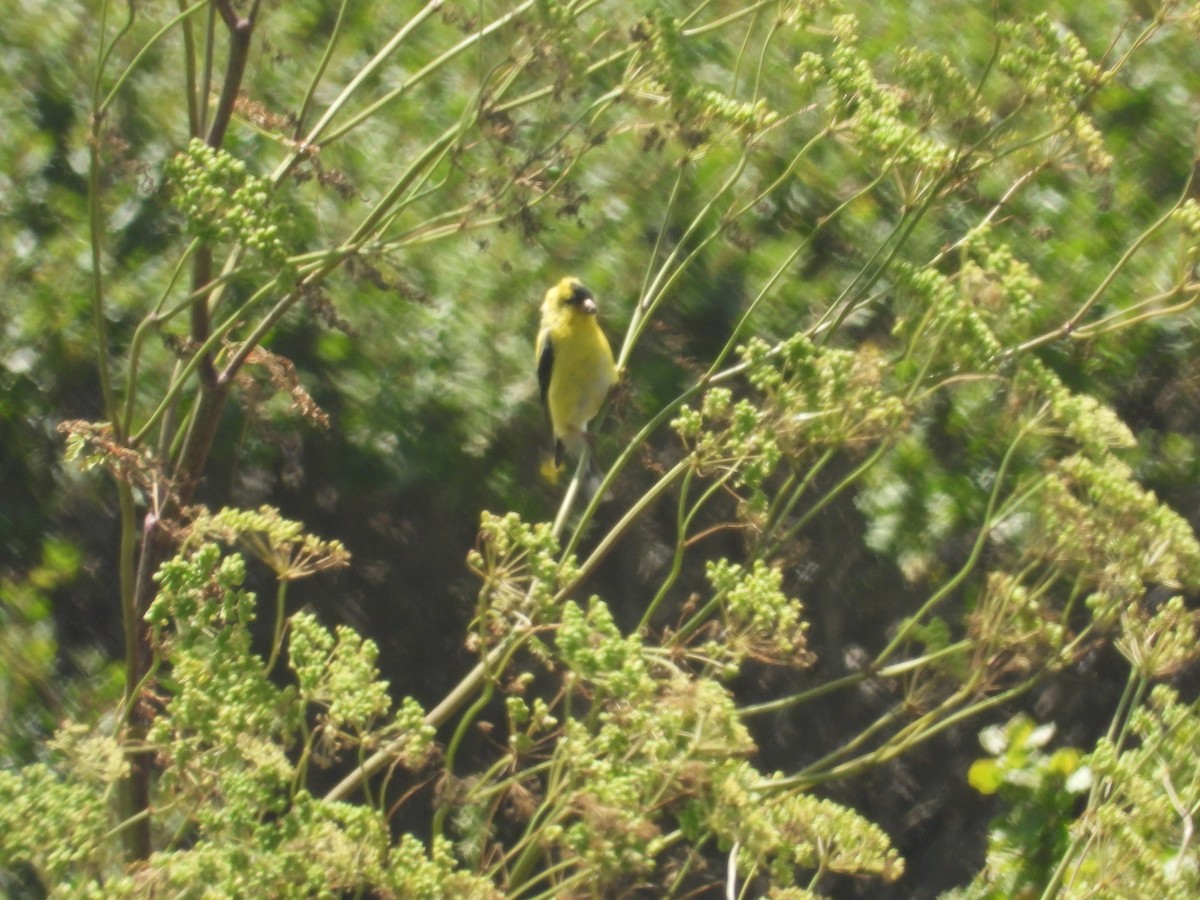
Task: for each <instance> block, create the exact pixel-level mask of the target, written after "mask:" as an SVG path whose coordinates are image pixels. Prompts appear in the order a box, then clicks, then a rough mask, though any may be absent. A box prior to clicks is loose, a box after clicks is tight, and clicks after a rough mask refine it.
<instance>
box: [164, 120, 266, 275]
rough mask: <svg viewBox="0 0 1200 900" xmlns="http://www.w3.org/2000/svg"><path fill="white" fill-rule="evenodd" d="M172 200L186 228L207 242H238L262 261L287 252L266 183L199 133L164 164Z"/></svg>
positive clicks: (188, 231)
mask: <svg viewBox="0 0 1200 900" xmlns="http://www.w3.org/2000/svg"><path fill="white" fill-rule="evenodd" d="M166 176H167V179H168V181H170V182H172V183H173V184H174V185H175V188H176V191H175V194H174V197H173V199H174V203H175V206H176V208H177V209H178V210H179V211H180V212H181V213H183V216H184V218H185V220H186V223H187V226H186V227H187V233H188V234H189V235H191V236H192V237H196V238H199V239H200V240H202V241H204V242H206V243H239V244H242V245H243V246H245V247H247V248H248V249H250V250H252V251H254V252H256V253H258V254H260V255H261V258H262V260H263V263H264V265H266V266H268V267H278V266H280V265H281V264H282V263H283V261H284V259H285V258H286V257H287V250H286V247H285V244H284V240H283V238H284V227H283V216H282V212H281V211H280V210H279V209H278V207H276V206H275V205H273V204H272V202H271V187H270V183H269V182H268V181H267V180H266V179H264V178H259V177H258V176H255V175H251V174H250V173H249V172H247V170H246V164H245V163H244V162H242V161H241V160H239V159H237V158H235V157H233V156H232V155H230V154H229V153H227V152H226V151H224V150H214V149H213V148H212V147H210V146H208V144H206V143H204V141H202V140H200V139H199V138H192V140H191V142H190V143H189V144H188V146H187V149H186V150H183V151H182V152H180V153H178V154H176V155H175V156H174V157H173V158H172V159H171V160H170V162H168V163H167V169H166Z"/></svg>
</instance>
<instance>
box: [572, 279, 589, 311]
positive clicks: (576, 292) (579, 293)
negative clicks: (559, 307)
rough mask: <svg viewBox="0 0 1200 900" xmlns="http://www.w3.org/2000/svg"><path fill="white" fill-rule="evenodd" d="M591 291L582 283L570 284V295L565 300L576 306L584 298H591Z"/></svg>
mask: <svg viewBox="0 0 1200 900" xmlns="http://www.w3.org/2000/svg"><path fill="white" fill-rule="evenodd" d="M591 299H592V292H591V291H589V290H588V289H587V288H585V287H584V286H583V285H582V284H576V285H572V287H571V296H570V298H569V299H568V300H567V302H568V303H570V304H571V305H572V306H578V305H579V304H581V303H582V302H583V301H584V300H591Z"/></svg>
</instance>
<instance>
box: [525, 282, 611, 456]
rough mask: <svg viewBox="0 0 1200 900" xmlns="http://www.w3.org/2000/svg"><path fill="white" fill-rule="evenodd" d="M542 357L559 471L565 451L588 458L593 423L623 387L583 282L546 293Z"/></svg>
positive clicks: (542, 376) (540, 339)
mask: <svg viewBox="0 0 1200 900" xmlns="http://www.w3.org/2000/svg"><path fill="white" fill-rule="evenodd" d="M536 353H537V374H538V386H539V387H541V389H542V403H543V404H545V406H546V409H548V410H549V412H550V425H551V427H552V428H553V429H554V466H555V468H556V469H557V468H558V466H560V465H561V464H562V458H563V451H564V450H569V451H570V452H571V453H572V455H574V456H579V454H580V453H582V451H583V447H584V442H585V441H586V440H587V426H588V422H590V421H591V420H592V419H594V418H595V417H596V413H598V412H599V411H600V407H601V406H602V405H603V404H604V399H605V398H606V397H607V396H608V392H609V390H610V389H611V388H612V386H613V385H614V384H616V383H617V366H616V364H615V363H614V362H613V355H612V348H610V347H609V345H608V338H606V337H605V336H604V332H603V331H601V330H600V325H599V323H597V321H596V300H595V298H594V297H593V296H592V294H591V291H589V290H588V289H587V288H585V287H584V286H583V284H582V282H580V280H579V279H578V278H564V279H563V280H562V281H560V282H559V283H558V284H556V285H554V287H552V288H550V290H548V291H546V299H545V300H543V301H542V324H541V328H540V329H539V330H538V336H537V347H536Z"/></svg>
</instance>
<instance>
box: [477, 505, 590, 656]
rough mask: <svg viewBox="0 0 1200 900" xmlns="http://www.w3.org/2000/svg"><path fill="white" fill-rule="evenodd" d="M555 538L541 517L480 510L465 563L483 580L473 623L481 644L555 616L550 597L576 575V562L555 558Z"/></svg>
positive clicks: (551, 620)
mask: <svg viewBox="0 0 1200 900" xmlns="http://www.w3.org/2000/svg"><path fill="white" fill-rule="evenodd" d="M558 550H559V548H558V541H557V539H556V538H555V537H554V534H553V532H552V530H551V528H550V525H549V524H548V523H545V522H541V523H537V524H534V525H530V524H528V523H526V522H523V521H522V520H521V517H520V516H519V515H517V514H516V513H513V512H510V513H507V514H506V515H503V516H496V515H493V514H491V513H488V512H484V513H483V515H482V517H481V522H480V527H479V538H478V541H477V545H476V548H475V549H474V550H472V551H471V552H470V553H468V554H467V566H468V567H469V568H470V569H471V571H473V572H474V573H475V574H476V575H478V576H479V578H480V579H481V580H482V581H483V586H482V587H481V588H480V592H479V602H480V616H481V619H480V620H479V621H477V622H476V623H475V624H476V626H477V627H478V628H479V629H480V631H481V637H482V639H483V641H484V643H486V644H491V643H492V642H493V641H495V640H498V639H500V638H501V637H502V636H504V635H506V634H508V633H509V632H510V631H512V630H513V629H529V628H532V627H534V626H535V625H538V624H544V623H546V622H554V621H557V619H558V610H557V607H556V604H555V602H554V601H555V598H556V597H557V595H558V591H559V589H560V587H561V586H562V585H564V584H569V583H570V582H572V581H573V580H574V578H575V571H576V570H575V566H574V564H573V562H571V561H569V560H559V559H558Z"/></svg>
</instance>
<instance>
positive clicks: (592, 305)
mask: <svg viewBox="0 0 1200 900" xmlns="http://www.w3.org/2000/svg"><path fill="white" fill-rule="evenodd" d="M579 308H580V309H581V310H583V311H584V312H585V313H587V314H588V315H589V316H594V315H595V314H596V301H595V300H593V299H592V298H591V297H585V298H584V299H583V300H582V301H581V302H580V304H579Z"/></svg>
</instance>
